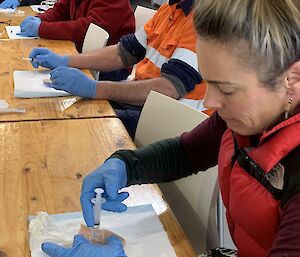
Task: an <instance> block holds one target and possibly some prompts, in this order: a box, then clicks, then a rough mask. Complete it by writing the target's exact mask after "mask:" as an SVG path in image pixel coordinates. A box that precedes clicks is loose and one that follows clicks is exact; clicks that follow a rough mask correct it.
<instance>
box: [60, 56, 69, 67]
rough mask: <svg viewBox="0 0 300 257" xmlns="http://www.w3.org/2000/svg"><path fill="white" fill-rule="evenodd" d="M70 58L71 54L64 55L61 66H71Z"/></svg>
mask: <svg viewBox="0 0 300 257" xmlns="http://www.w3.org/2000/svg"><path fill="white" fill-rule="evenodd" d="M69 59H70V58H69V56H66V55H64V56H62V62H61V66H67V67H69Z"/></svg>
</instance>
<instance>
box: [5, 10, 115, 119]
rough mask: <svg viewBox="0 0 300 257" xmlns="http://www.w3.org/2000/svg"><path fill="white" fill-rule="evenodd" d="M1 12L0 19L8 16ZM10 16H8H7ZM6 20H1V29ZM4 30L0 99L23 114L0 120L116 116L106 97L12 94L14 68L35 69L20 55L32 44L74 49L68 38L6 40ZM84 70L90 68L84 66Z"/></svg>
mask: <svg viewBox="0 0 300 257" xmlns="http://www.w3.org/2000/svg"><path fill="white" fill-rule="evenodd" d="M19 9H21V10H26V13H31V12H33V11H32V10H31V8H30V7H21V8H19ZM30 10H31V11H30ZM5 17H6V16H3V15H2V16H0V21H3V20H5V19H7V17H6V18H5ZM8 17H10V16H8ZM23 19H24V16H16V17H13V18H12V23H13V24H12V25H17V24H19V22H20V21H22V20H23ZM5 25H7V24H3V23H0V31H2V30H3V29H4V26H5ZM5 37H7V35H6V33H5V35H3V37H1V38H0V55H1V58H0V99H4V100H6V101H7V102H8V104H9V105H10V106H11V107H16V108H25V109H26V114H0V121H26V120H47V119H72V118H94V117H115V116H116V115H115V112H114V111H113V109H112V107H111V106H110V104H109V102H108V101H106V100H91V99H80V98H78V97H77V98H75V97H74V96H68V97H51V98H35V99H22V98H15V97H14V96H13V91H14V82H13V71H15V70H34V68H33V67H32V66H31V64H30V62H29V61H24V60H23V59H22V57H28V55H29V53H30V51H31V49H32V48H34V47H48V48H49V49H51V50H53V51H54V52H56V53H59V54H74V53H77V50H76V48H75V45H74V43H73V42H70V41H63V40H48V39H30V40H29V39H28V40H27V39H25V40H7V39H5ZM84 72H85V73H87V74H89V76H91V74H90V73H89V71H87V70H85V71H84ZM78 99H80V100H79V101H77V102H76V103H75V104H73V105H71V106H70V107H69V108H67V106H68V105H69V103H70V102H73V100H78Z"/></svg>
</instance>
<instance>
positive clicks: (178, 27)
mask: <svg viewBox="0 0 300 257" xmlns="http://www.w3.org/2000/svg"><path fill="white" fill-rule="evenodd" d="M135 36H136V38H137V40H138V41H139V43H140V44H141V45H142V46H143V47H144V48H145V49H146V55H145V58H144V59H143V60H142V61H140V62H139V63H138V64H137V66H136V74H135V79H136V80H144V79H150V78H156V77H160V75H161V67H162V65H163V64H164V63H166V62H168V60H170V59H179V60H181V61H183V62H185V63H187V64H188V65H189V66H190V67H192V68H193V69H195V70H196V71H197V72H198V61H197V54H196V31H195V30H194V25H193V12H190V13H189V14H188V15H187V16H186V15H185V14H184V12H183V10H182V9H180V8H176V5H175V4H173V5H169V4H168V3H165V4H163V5H162V6H161V7H160V8H159V10H158V11H157V12H156V13H155V15H154V16H153V18H152V19H150V20H149V21H148V22H147V23H146V24H145V25H144V27H143V28H142V29H140V30H138V31H137V32H136V33H135ZM205 88H206V85H205V82H202V83H200V84H198V85H195V86H194V90H192V91H190V92H188V93H187V94H186V96H184V98H187V99H193V100H201V99H203V98H204V95H205ZM206 113H207V114H211V113H212V111H210V110H207V111H206Z"/></svg>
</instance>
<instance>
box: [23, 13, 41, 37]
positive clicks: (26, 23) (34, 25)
mask: <svg viewBox="0 0 300 257" xmlns="http://www.w3.org/2000/svg"><path fill="white" fill-rule="evenodd" d="M41 23H42V20H41V19H40V18H39V17H33V16H28V17H27V18H26V19H24V20H23V21H22V23H21V24H20V28H21V32H20V33H17V35H20V36H25V37H38V36H39V27H40V25H41Z"/></svg>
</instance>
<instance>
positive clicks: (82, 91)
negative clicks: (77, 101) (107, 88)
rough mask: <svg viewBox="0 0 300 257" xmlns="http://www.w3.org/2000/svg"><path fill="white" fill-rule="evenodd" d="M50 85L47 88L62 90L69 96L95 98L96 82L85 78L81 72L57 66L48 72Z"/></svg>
mask: <svg viewBox="0 0 300 257" xmlns="http://www.w3.org/2000/svg"><path fill="white" fill-rule="evenodd" d="M50 75H51V76H50V79H51V80H52V83H51V84H49V85H48V86H49V87H52V88H55V89H58V90H64V91H66V92H69V93H70V94H71V95H75V96H80V97H84V98H95V97H96V88H97V81H96V80H93V79H90V78H89V77H87V76H86V75H85V74H84V73H83V72H82V71H80V70H78V69H75V68H69V67H65V66H58V67H57V68H55V69H54V70H52V71H51V72H50Z"/></svg>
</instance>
